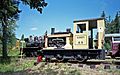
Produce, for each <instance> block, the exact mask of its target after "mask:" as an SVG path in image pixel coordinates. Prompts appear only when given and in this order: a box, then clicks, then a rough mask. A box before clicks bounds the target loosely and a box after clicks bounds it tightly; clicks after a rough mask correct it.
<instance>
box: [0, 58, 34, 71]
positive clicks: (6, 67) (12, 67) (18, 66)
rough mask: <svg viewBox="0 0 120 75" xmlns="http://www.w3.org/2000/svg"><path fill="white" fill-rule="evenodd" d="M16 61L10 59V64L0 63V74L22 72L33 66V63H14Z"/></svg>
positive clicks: (26, 61) (24, 61)
mask: <svg viewBox="0 0 120 75" xmlns="http://www.w3.org/2000/svg"><path fill="white" fill-rule="evenodd" d="M17 59H18V58H17ZM17 59H15V58H13V59H11V62H10V63H0V73H1V72H17V71H23V70H26V69H28V68H31V67H32V66H33V64H34V61H30V60H22V61H19V60H18V61H16V60H17Z"/></svg>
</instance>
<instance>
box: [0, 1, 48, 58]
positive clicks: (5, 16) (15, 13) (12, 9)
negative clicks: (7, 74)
mask: <svg viewBox="0 0 120 75" xmlns="http://www.w3.org/2000/svg"><path fill="white" fill-rule="evenodd" d="M21 1H22V2H23V4H25V5H29V6H30V8H31V9H37V11H39V12H40V13H42V9H43V8H44V7H46V6H47V3H46V2H45V1H44V0H21ZM19 3H20V0H0V26H1V28H0V30H2V31H1V32H2V34H1V35H0V36H2V38H1V40H2V56H3V58H7V56H8V55H7V44H8V39H9V38H8V37H9V36H10V34H9V32H10V29H9V27H10V25H11V24H10V23H11V22H13V21H16V20H17V19H19V13H20V12H21V11H20V10H19V9H18V5H19ZM11 27H12V25H11ZM13 27H14V26H13ZM11 31H12V30H11Z"/></svg>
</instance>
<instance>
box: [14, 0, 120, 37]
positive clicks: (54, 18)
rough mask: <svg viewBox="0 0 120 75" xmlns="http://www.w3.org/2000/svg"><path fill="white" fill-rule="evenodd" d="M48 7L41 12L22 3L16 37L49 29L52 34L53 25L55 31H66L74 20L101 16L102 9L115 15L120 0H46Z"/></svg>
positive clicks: (36, 33) (37, 34)
mask: <svg viewBox="0 0 120 75" xmlns="http://www.w3.org/2000/svg"><path fill="white" fill-rule="evenodd" d="M46 2H47V3H48V5H47V7H45V8H44V9H43V13H42V14H40V13H39V12H38V11H37V10H34V9H30V8H29V6H25V5H23V4H22V3H21V4H20V5H19V8H20V9H21V10H22V12H21V13H20V14H19V15H20V18H19V20H18V21H17V25H18V27H17V29H16V31H15V33H16V37H17V38H21V36H22V34H24V36H25V37H29V36H30V35H34V36H40V35H44V33H45V31H46V30H47V32H48V34H50V32H51V31H50V30H51V28H52V27H54V28H55V31H65V30H66V28H71V30H72V31H73V21H74V20H81V19H90V18H99V17H100V16H101V14H102V11H105V13H106V16H109V15H110V16H112V18H114V16H115V15H116V12H117V11H120V0H46Z"/></svg>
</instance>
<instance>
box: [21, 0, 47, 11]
mask: <svg viewBox="0 0 120 75" xmlns="http://www.w3.org/2000/svg"><path fill="white" fill-rule="evenodd" d="M21 1H22V2H23V4H25V5H29V6H30V9H37V11H39V12H40V13H42V9H43V8H44V7H46V6H47V3H46V2H45V0H21Z"/></svg>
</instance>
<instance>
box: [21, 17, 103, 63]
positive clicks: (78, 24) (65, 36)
mask: <svg viewBox="0 0 120 75" xmlns="http://www.w3.org/2000/svg"><path fill="white" fill-rule="evenodd" d="M73 25H74V26H73V33H72V32H71V29H67V30H66V31H65V32H55V28H51V34H50V35H47V33H46V34H45V35H44V38H42V37H40V38H39V39H38V38H37V37H36V39H35V38H34V39H35V40H34V42H32V41H31V40H30V39H25V41H26V43H27V44H26V48H20V51H22V52H23V53H22V54H25V55H27V56H29V55H35V56H36V55H37V52H38V51H39V50H40V51H41V55H42V56H43V57H44V58H45V59H46V60H52V58H56V59H57V60H59V61H64V60H67V61H69V60H75V61H79V62H84V61H87V60H88V59H102V60H104V59H105V50H104V49H103V44H104V38H105V20H104V18H94V19H85V20H75V21H73ZM30 38H32V37H31V36H30ZM40 39H41V40H40Z"/></svg>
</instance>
